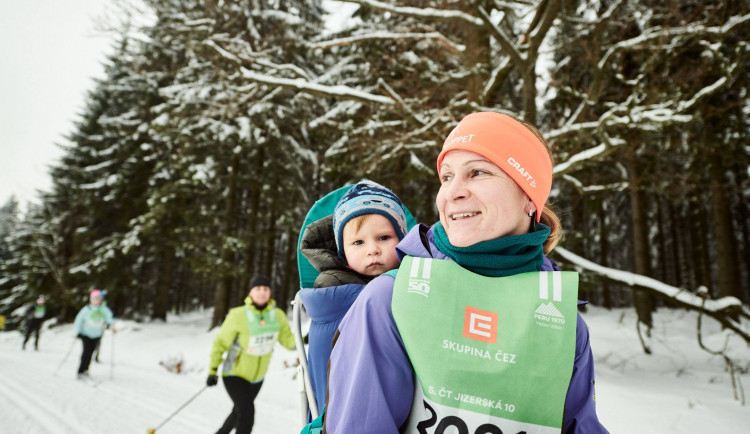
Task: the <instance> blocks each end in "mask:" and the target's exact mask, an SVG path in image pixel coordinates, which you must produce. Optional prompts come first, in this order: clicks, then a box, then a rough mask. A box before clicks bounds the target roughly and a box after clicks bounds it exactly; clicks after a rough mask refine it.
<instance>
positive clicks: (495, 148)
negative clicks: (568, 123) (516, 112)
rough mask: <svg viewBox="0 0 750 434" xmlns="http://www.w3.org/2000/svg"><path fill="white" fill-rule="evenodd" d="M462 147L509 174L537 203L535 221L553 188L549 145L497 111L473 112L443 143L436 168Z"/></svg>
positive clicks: (514, 120)
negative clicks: (446, 157) (446, 156)
mask: <svg viewBox="0 0 750 434" xmlns="http://www.w3.org/2000/svg"><path fill="white" fill-rule="evenodd" d="M456 149H462V150H465V151H471V152H474V153H477V154H479V155H481V156H483V157H484V158H486V159H488V160H490V161H491V162H492V163H494V164H495V165H496V166H497V167H499V168H500V169H502V170H503V171H504V172H505V173H507V174H508V175H509V176H510V177H511V178H513V180H514V181H516V184H518V186H519V187H521V189H522V190H523V191H524V192H525V193H526V195H527V196H529V198H530V199H531V201H532V202H533V203H534V205H536V209H537V212H536V221H539V219H540V218H541V216H542V209H544V204H545V202H547V197H548V196H549V192H550V190H551V189H552V160H551V159H550V156H549V153H548V152H547V147H546V146H545V145H544V143H542V141H541V140H539V138H538V137H537V136H536V135H535V134H534V133H533V132H531V130H529V129H528V128H527V127H526V126H525V125H524V124H522V123H521V122H519V121H517V120H516V119H513V118H512V117H510V116H507V115H504V114H500V113H494V112H478V113H472V114H470V115H468V116H466V117H464V118H463V119H461V122H459V123H458V125H456V128H454V129H453V131H451V133H450V135H448V138H447V139H445V142H443V150H442V151H440V155H438V160H437V167H438V173H440V164H441V163H442V162H443V157H445V154H446V153H448V152H450V151H454V150H456Z"/></svg>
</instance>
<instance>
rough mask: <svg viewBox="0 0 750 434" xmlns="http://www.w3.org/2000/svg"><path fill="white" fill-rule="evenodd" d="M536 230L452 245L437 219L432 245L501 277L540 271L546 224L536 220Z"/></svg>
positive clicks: (468, 265)
mask: <svg viewBox="0 0 750 434" xmlns="http://www.w3.org/2000/svg"><path fill="white" fill-rule="evenodd" d="M536 227H537V230H536V231H535V232H529V233H526V234H521V235H510V236H507V237H500V238H497V239H494V240H489V241H482V242H479V243H476V244H473V245H471V246H469V247H455V246H453V245H452V244H451V243H450V241H448V235H447V234H446V233H445V229H444V228H443V225H442V224H441V223H440V222H437V223H435V226H433V233H434V235H435V245H436V246H437V248H438V249H440V251H441V252H443V253H444V254H445V255H446V256H448V257H449V258H451V259H453V260H454V261H456V263H457V264H459V265H460V266H462V267H464V268H466V269H468V270H471V271H473V272H474V273H477V274H481V275H482V276H489V277H504V276H512V275H514V274H519V273H526V272H529V271H541V269H542V263H543V262H544V249H543V244H544V241H545V240H546V239H547V237H549V234H550V229H549V227H548V226H546V225H543V224H541V223H538V224H537V225H536Z"/></svg>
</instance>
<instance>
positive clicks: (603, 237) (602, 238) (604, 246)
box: [599, 198, 612, 309]
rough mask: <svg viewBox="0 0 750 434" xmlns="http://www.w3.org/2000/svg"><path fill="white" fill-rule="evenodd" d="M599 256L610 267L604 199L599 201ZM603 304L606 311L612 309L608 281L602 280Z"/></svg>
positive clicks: (602, 262) (604, 264) (603, 263)
mask: <svg viewBox="0 0 750 434" xmlns="http://www.w3.org/2000/svg"><path fill="white" fill-rule="evenodd" d="M599 255H600V259H599V260H600V262H601V264H602V265H603V266H605V267H608V266H609V261H608V259H607V256H608V255H609V226H608V225H607V206H606V201H605V199H604V198H602V200H601V201H599ZM602 304H603V306H604V307H605V308H606V309H612V293H611V290H610V286H609V281H608V279H602Z"/></svg>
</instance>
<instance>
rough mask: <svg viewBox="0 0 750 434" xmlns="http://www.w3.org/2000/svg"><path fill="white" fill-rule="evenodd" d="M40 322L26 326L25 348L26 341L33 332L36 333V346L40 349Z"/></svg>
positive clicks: (24, 345) (24, 346)
mask: <svg viewBox="0 0 750 434" xmlns="http://www.w3.org/2000/svg"><path fill="white" fill-rule="evenodd" d="M40 328H41V327H40V324H29V325H27V326H26V333H25V334H24V337H23V348H24V349H25V348H26V342H28V341H29V338H30V337H31V335H32V334H34V348H35V349H39V329H40Z"/></svg>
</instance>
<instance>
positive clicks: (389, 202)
mask: <svg viewBox="0 0 750 434" xmlns="http://www.w3.org/2000/svg"><path fill="white" fill-rule="evenodd" d="M365 214H379V215H382V216H383V217H385V218H387V219H388V221H390V222H391V224H392V225H393V229H395V230H396V236H398V239H399V240H401V239H403V238H404V236H405V235H406V214H405V213H404V205H403V204H402V203H401V200H400V199H399V198H398V196H396V195H395V194H394V193H393V192H392V191H391V190H388V189H387V188H385V187H383V186H382V185H380V184H378V183H376V182H372V181H370V180H367V179H365V180H362V181H361V182H359V183H358V184H355V185H354V187H352V188H351V189H350V190H349V191H348V192H347V193H346V194H345V195H344V197H342V198H341V200H339V202H338V203H337V204H336V208H335V209H334V211H333V235H334V237H335V240H336V249H337V250H338V255H339V258H341V259H342V260H343V261H344V263H346V256H345V255H344V245H343V241H344V226H346V224H347V223H348V222H349V220H351V219H353V218H355V217H359V216H361V215H365Z"/></svg>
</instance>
